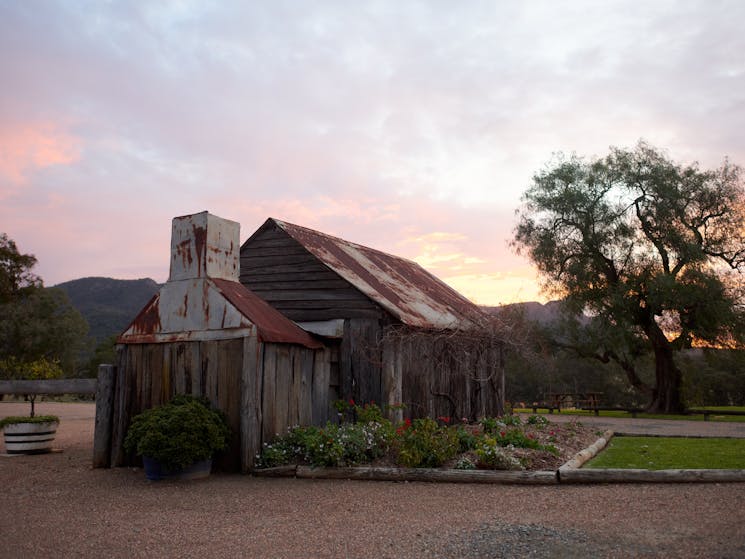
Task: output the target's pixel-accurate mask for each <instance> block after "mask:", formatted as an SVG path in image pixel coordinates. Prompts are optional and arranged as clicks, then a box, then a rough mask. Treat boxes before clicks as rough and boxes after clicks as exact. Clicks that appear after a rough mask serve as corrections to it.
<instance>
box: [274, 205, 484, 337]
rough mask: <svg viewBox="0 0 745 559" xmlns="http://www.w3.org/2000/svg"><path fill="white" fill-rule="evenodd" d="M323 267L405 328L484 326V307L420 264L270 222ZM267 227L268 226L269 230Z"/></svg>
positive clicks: (286, 224)
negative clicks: (481, 324)
mask: <svg viewBox="0 0 745 559" xmlns="http://www.w3.org/2000/svg"><path fill="white" fill-rule="evenodd" d="M267 223H274V224H275V225H276V226H277V227H280V228H281V229H283V230H284V231H285V232H286V233H287V234H288V235H290V236H291V237H292V238H293V239H295V240H296V241H297V242H299V243H300V244H301V245H303V246H304V247H305V248H306V249H307V250H308V251H309V252H310V253H311V254H313V255H314V256H315V257H316V258H318V259H319V260H320V261H321V262H322V263H323V264H325V265H326V266H328V267H329V268H330V269H331V270H333V271H334V272H336V273H337V274H338V275H339V276H341V277H342V278H344V279H345V280H347V281H348V282H349V283H351V284H352V285H353V286H354V287H356V288H357V289H359V290H360V291H361V292H362V293H364V294H365V295H367V296H368V297H369V298H370V299H372V300H373V301H375V302H376V303H378V304H379V305H380V306H381V307H383V308H384V309H386V310H387V311H388V312H390V313H391V314H392V315H393V316H394V317H396V318H398V319H399V320H400V321H401V322H403V323H404V324H407V325H409V326H414V327H417V328H436V329H447V328H458V327H466V326H470V325H472V324H474V323H476V322H479V321H480V320H481V319H482V318H483V317H484V314H483V312H482V311H481V309H479V307H478V306H477V305H475V304H473V303H472V302H471V301H469V300H468V299H466V298H465V297H464V296H463V295H461V294H460V293H458V292H457V291H455V290H454V289H453V288H451V287H450V286H449V285H447V284H445V283H444V282H442V281H441V280H439V279H438V278H436V277H435V276H433V275H432V274H430V273H429V272H427V271H426V270H425V269H424V268H422V267H421V266H419V264H417V263H416V262H412V261H411V260H406V259H405V258H400V257H398V256H393V255H391V254H387V253H384V252H381V251H379V250H375V249H371V248H368V247H365V246H362V245H358V244H356V243H352V242H349V241H345V240H344V239H340V238H338V237H333V236H331V235H326V234H325V233H321V232H319V231H314V230H313V229H308V228H306V227H301V226H299V225H294V224H292V223H287V222H285V221H280V220H278V219H273V218H270V219H269V220H268V221H267ZM265 225H266V224H265Z"/></svg>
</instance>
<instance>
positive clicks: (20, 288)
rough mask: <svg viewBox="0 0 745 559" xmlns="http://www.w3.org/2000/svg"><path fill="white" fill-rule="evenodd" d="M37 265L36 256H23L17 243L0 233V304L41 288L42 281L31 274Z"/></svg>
mask: <svg viewBox="0 0 745 559" xmlns="http://www.w3.org/2000/svg"><path fill="white" fill-rule="evenodd" d="M35 264H36V257H35V256H34V255H32V254H21V253H20V252H18V247H16V244H15V242H13V240H12V239H9V238H8V235H6V234H5V233H0V304H3V303H9V302H10V301H13V300H15V299H18V298H19V297H20V296H21V295H22V294H23V293H24V292H27V291H31V290H33V289H35V288H37V287H41V285H42V283H41V279H40V278H39V276H37V275H36V274H34V273H32V272H31V268H33V267H34V265H35Z"/></svg>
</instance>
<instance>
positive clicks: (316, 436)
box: [257, 419, 393, 468]
mask: <svg viewBox="0 0 745 559" xmlns="http://www.w3.org/2000/svg"><path fill="white" fill-rule="evenodd" d="M392 438H393V426H392V425H391V423H390V421H387V420H385V419H381V421H368V422H364V423H363V422H358V423H342V424H341V425H337V424H335V423H330V422H329V423H327V424H326V426H325V427H323V428H320V427H314V426H309V427H293V428H291V429H290V430H289V431H288V433H287V435H285V436H284V437H280V438H279V439H277V440H275V441H273V442H272V443H271V444H265V445H264V448H263V450H262V453H261V455H260V456H259V457H258V459H257V465H258V466H259V467H262V468H270V467H273V466H281V465H284V464H289V463H290V462H293V461H303V462H307V463H309V464H310V465H312V466H353V465H355V464H361V463H366V462H371V461H372V460H374V459H375V458H379V457H380V456H383V455H384V454H385V453H386V452H388V448H389V447H390V442H391V439H392Z"/></svg>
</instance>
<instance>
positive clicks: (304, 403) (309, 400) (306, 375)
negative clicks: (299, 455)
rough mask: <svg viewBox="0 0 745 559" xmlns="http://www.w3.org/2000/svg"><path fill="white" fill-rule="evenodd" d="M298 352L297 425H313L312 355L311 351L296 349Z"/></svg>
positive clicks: (312, 351)
mask: <svg viewBox="0 0 745 559" xmlns="http://www.w3.org/2000/svg"><path fill="white" fill-rule="evenodd" d="M298 351H299V352H300V359H299V361H300V393H299V397H300V401H299V402H298V406H299V409H300V413H299V416H300V417H299V420H298V423H300V425H310V424H312V423H313V354H314V353H315V352H314V350H312V349H307V348H304V347H303V348H298Z"/></svg>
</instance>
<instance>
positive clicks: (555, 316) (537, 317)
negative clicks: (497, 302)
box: [482, 301, 561, 326]
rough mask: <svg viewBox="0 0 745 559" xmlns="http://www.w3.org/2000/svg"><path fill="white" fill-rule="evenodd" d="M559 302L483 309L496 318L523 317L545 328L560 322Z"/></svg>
mask: <svg viewBox="0 0 745 559" xmlns="http://www.w3.org/2000/svg"><path fill="white" fill-rule="evenodd" d="M560 306H561V303H560V302H559V301H549V302H548V303H545V304H543V303H538V302H537V301H528V302H524V303H511V304H509V305H501V306H498V307H482V308H483V309H484V310H485V311H486V312H488V313H489V314H492V315H494V316H500V315H502V316H505V315H512V316H516V315H518V316H522V317H523V318H525V319H526V320H529V321H531V322H538V323H539V324H542V325H544V326H550V325H552V324H554V323H555V322H557V321H558V320H559V315H560Z"/></svg>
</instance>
